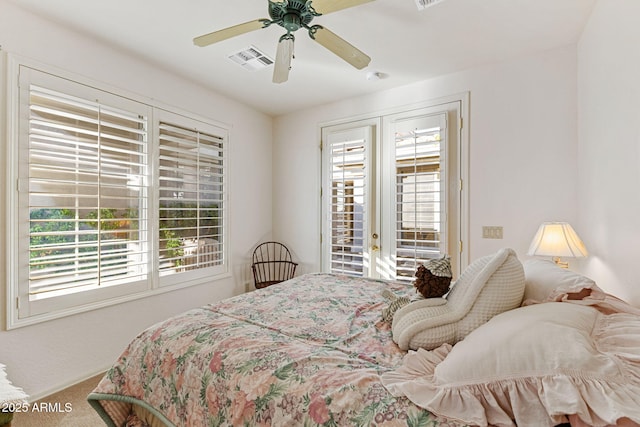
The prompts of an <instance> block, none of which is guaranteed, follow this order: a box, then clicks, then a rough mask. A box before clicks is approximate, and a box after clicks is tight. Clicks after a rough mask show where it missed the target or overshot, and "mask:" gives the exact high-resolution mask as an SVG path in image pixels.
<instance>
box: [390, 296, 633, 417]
mask: <svg viewBox="0 0 640 427" xmlns="http://www.w3.org/2000/svg"><path fill="white" fill-rule="evenodd" d="M638 330H640V317H639V316H635V315H633V314H629V313H616V314H611V315H604V314H602V313H600V312H599V311H598V310H596V309H595V308H593V307H588V306H582V305H578V304H571V303H563V302H550V303H544V304H535V305H531V306H527V307H522V308H518V309H515V310H511V311H507V312H505V313H502V314H500V315H498V316H496V317H494V318H493V319H491V320H490V321H489V322H488V323H486V324H484V325H482V326H480V327H479V328H478V329H476V330H475V331H473V332H472V333H471V334H469V335H468V336H467V337H466V338H465V339H464V340H463V341H461V342H459V343H458V344H456V345H455V346H454V347H453V348H452V347H451V346H450V345H448V344H446V345H443V346H442V347H440V348H438V349H436V350H434V351H432V352H428V351H425V350H422V349H420V350H418V351H417V352H410V353H409V354H408V355H407V356H406V358H405V361H404V364H403V366H402V367H400V368H399V369H398V370H396V371H394V372H388V373H385V374H384V375H383V377H382V379H383V384H384V385H385V386H386V387H387V388H388V389H389V391H390V392H391V393H392V394H394V395H396V396H407V397H408V398H409V399H410V400H411V401H413V402H414V403H416V404H417V405H419V406H421V407H424V408H426V409H428V410H429V411H431V412H433V413H434V414H436V415H438V416H439V417H441V418H443V419H445V420H451V421H457V422H462V423H467V424H471V425H478V426H487V425H496V426H515V425H535V426H549V427H551V426H554V425H557V424H559V423H563V422H567V421H568V416H571V417H572V422H573V421H574V420H579V422H582V423H584V424H586V425H591V426H606V425H615V424H616V422H619V421H620V420H625V421H628V420H633V422H636V423H640V334H638V333H637V331H638Z"/></svg>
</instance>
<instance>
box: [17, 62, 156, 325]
mask: <svg viewBox="0 0 640 427" xmlns="http://www.w3.org/2000/svg"><path fill="white" fill-rule="evenodd" d="M20 99H21V103H20V124H21V134H20V142H19V143H20V150H19V151H18V152H19V166H18V170H19V173H18V184H17V187H18V206H19V211H18V218H23V219H24V220H19V222H18V229H19V230H20V232H19V236H21V237H20V241H19V246H18V247H19V248H24V250H20V251H19V254H20V256H24V263H21V264H20V265H22V266H23V267H22V268H20V269H19V270H18V278H19V283H20V287H21V291H20V296H19V307H20V310H19V311H20V317H29V316H33V315H38V314H42V313H48V312H50V311H52V310H56V309H67V308H69V307H72V306H75V305H77V304H78V301H82V303H87V302H88V301H92V300H93V301H99V300H102V299H103V298H105V297H109V298H110V297H113V296H116V295H120V294H122V293H125V294H126V293H129V292H136V291H140V290H143V289H145V288H147V287H148V280H149V274H150V264H149V262H150V259H149V255H150V254H149V242H148V232H147V231H148V221H147V220H146V216H147V213H146V212H147V209H148V203H149V198H148V188H147V183H148V173H149V171H148V167H147V164H148V126H149V123H148V122H149V115H150V112H151V110H150V108H149V107H148V106H146V105H144V104H141V103H137V102H134V101H130V100H123V99H119V98H118V97H115V96H114V95H112V94H109V93H106V92H102V91H99V90H96V89H93V88H89V87H84V86H82V85H78V84H72V83H71V82H69V81H67V80H64V79H60V78H55V77H53V76H51V75H49V74H46V73H41V72H38V71H36V70H31V69H28V68H22V69H21V74H20ZM22 236H24V238H22ZM81 293H84V294H86V295H87V296H88V295H91V297H88V298H87V299H85V298H84V297H80V296H79V295H80V294H81Z"/></svg>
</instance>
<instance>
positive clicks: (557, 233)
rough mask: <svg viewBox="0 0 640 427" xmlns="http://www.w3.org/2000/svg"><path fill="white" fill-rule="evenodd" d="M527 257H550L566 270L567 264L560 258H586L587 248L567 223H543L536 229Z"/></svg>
mask: <svg viewBox="0 0 640 427" xmlns="http://www.w3.org/2000/svg"><path fill="white" fill-rule="evenodd" d="M527 255H535V256H550V257H552V258H553V261H554V262H555V263H556V264H557V265H558V266H560V267H562V268H568V267H569V263H568V262H563V261H561V260H560V257H583V256H587V248H586V247H585V246H584V243H582V240H580V237H578V235H577V234H576V232H575V230H574V229H573V227H571V225H570V224H569V223H567V222H544V223H542V225H541V226H540V228H538V232H537V233H536V235H535V237H534V238H533V241H532V242H531V246H529V251H528V252H527Z"/></svg>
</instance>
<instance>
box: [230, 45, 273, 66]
mask: <svg viewBox="0 0 640 427" xmlns="http://www.w3.org/2000/svg"><path fill="white" fill-rule="evenodd" d="M229 59H231V60H232V61H233V62H235V63H236V64H239V65H240V66H242V68H244V69H245V70H249V71H256V70H261V69H263V68H266V67H268V66H269V65H271V64H273V59H271V58H269V57H268V56H267V55H265V54H264V53H262V52H260V50H258V48H256V47H255V46H249V47H248V48H246V49H243V50H241V51H239V52H235V53H233V54H231V55H229Z"/></svg>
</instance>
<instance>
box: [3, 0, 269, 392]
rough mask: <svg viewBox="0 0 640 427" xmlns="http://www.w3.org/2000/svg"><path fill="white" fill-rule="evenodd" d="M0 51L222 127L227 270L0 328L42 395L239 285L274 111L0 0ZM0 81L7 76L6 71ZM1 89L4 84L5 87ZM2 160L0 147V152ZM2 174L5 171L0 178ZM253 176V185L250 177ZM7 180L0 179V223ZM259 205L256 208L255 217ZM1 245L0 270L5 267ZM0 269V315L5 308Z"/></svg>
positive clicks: (254, 233)
mask: <svg viewBox="0 0 640 427" xmlns="http://www.w3.org/2000/svg"><path fill="white" fill-rule="evenodd" d="M0 45H1V46H2V51H4V52H10V53H12V54H18V55H20V56H23V57H28V58H31V59H34V60H36V61H39V62H42V63H44V64H47V65H50V66H54V67H56V68H60V69H63V70H66V71H69V72H72V73H74V74H79V75H81V76H86V77H88V78H90V79H91V80H93V81H96V82H100V83H104V84H107V85H109V86H110V87H114V88H117V89H120V90H124V91H127V92H128V93H135V94H140V95H143V96H145V97H147V98H152V99H154V100H156V101H157V102H160V103H162V104H164V105H171V106H174V107H177V108H179V109H181V110H183V111H190V112H193V113H195V114H197V115H198V116H201V117H206V118H209V119H212V120H215V121H219V122H223V123H226V124H227V125H229V126H230V132H229V134H230V136H229V147H230V152H229V159H230V160H229V162H230V164H231V165H230V167H231V169H230V171H231V175H230V177H229V194H230V200H229V203H230V219H229V222H230V227H231V229H230V236H231V241H230V242H228V243H229V245H230V248H231V251H230V254H231V259H230V265H231V269H232V271H231V273H232V274H231V277H229V278H227V279H223V280H217V281H215V282H214V281H212V282H211V283H208V284H206V285H201V286H196V287H191V288H188V289H184V290H179V291H173V292H169V293H165V294H162V295H157V296H154V297H151V298H146V299H143V300H137V301H132V302H127V303H124V304H119V305H116V306H112V307H108V308H103V309H100V310H95V311H91V312H88V313H84V314H78V315H74V316H70V317H66V318H62V319H59V320H55V321H49V322H46V323H41V324H37V325H33V326H27V327H23V328H19V329H15V330H11V331H4V330H0V363H2V364H4V365H6V366H7V372H8V375H9V378H10V379H11V380H12V381H13V382H14V383H15V384H16V385H18V386H20V387H23V388H24V389H25V391H26V392H27V393H28V394H30V395H31V396H32V397H34V398H37V397H42V396H45V395H47V394H49V393H51V392H53V391H57V390H59V389H61V388H63V387H65V386H67V385H70V384H71V383H74V382H77V381H80V380H83V379H85V378H87V377H89V376H91V375H94V374H96V373H98V372H100V371H102V370H104V369H106V368H107V367H108V366H109V365H110V364H111V363H112V362H113V361H114V360H115V358H116V357H117V356H118V355H119V354H120V352H121V351H122V350H123V349H124V347H125V345H126V344H127V343H128V342H129V341H130V339H131V338H133V337H134V336H135V335H137V334H138V332H140V331H141V330H142V329H144V328H146V327H148V326H150V325H151V324H153V323H155V322H157V321H160V320H163V319H165V318H167V317H169V316H171V315H173V314H176V313H179V312H182V311H184V310H187V309H189V308H193V307H197V306H201V305H202V304H204V303H206V302H209V301H215V300H218V299H221V298H225V297H228V296H231V295H235V294H238V293H241V292H244V291H245V287H247V286H248V284H249V283H250V272H249V270H248V266H249V262H250V261H249V259H250V254H251V251H252V249H253V247H254V246H255V244H256V243H257V242H259V241H260V240H262V239H263V238H264V236H270V235H271V224H272V218H271V200H272V196H271V185H270V183H271V175H272V170H271V163H270V162H269V161H267V162H265V161H264V159H265V158H266V159H270V158H271V155H272V153H271V143H272V139H271V138H272V136H271V135H272V119H271V117H269V116H267V115H265V114H262V113H259V112H256V111H255V110H253V109H251V108H249V107H247V106H244V105H242V104H240V103H238V102H236V101H232V100H230V99H228V98H225V97H223V96H220V95H218V94H216V93H213V92H210V91H208V90H206V89H204V88H202V87H200V86H197V85H195V84H193V83H191V82H189V81H186V80H184V79H181V78H179V77H177V76H175V75H172V74H170V73H168V72H166V71H163V70H161V69H159V68H158V67H155V66H154V65H153V64H150V63H146V62H144V61H142V60H140V59H138V58H136V57H133V56H132V55H129V54H127V53H126V52H123V51H119V50H117V49H113V48H111V47H108V46H106V45H103V44H101V43H100V42H98V41H96V40H92V39H89V38H87V37H85V36H83V35H80V34H76V33H72V32H70V31H68V30H67V29H65V28H63V27H61V26H58V25H55V24H53V23H51V22H47V21H44V20H42V19H40V18H39V17H37V16H34V15H32V14H30V13H27V12H25V11H23V10H22V9H20V8H18V7H16V6H15V5H13V4H12V3H10V2H8V1H5V0H0ZM1 70H2V71H1V72H0V82H2V84H1V85H0V87H2V86H3V85H4V84H5V74H6V69H5V68H4V67H2V68H1ZM3 92H4V91H3ZM5 107H6V100H5V98H4V95H3V93H0V112H1V113H2V114H0V118H1V119H0V120H1V122H0V129H2V132H0V146H1V147H6V146H7V143H8V142H7V140H6V138H7V135H6V132H5V131H4V130H5V129H6V113H7V111H6V108H5ZM0 162H1V164H5V162H6V153H5V150H4V149H2V150H0ZM0 179H3V178H0ZM255 183H260V185H259V186H258V185H255ZM5 184H6V183H4V182H3V183H2V186H1V187H0V194H1V196H0V226H1V227H6V226H7V224H6V215H5V212H6V202H5V200H6V195H5V190H6V185H5ZM256 212H259V213H260V214H259V215H256ZM5 255H6V248H5V247H4V245H1V246H0V271H6V268H4V267H5ZM4 282H5V278H4V277H0V295H2V301H1V302H0V315H1V316H2V317H3V318H4V317H5V316H6V315H5V313H6V309H5V307H6V305H5V295H6V294H5V283H4Z"/></svg>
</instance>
